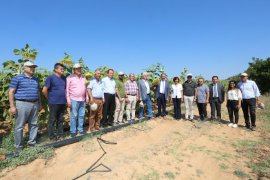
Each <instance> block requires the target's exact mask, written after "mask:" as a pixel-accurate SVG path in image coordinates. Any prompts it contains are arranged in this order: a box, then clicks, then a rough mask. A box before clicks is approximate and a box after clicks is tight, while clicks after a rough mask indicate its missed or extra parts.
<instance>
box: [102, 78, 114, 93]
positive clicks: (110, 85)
mask: <svg viewBox="0 0 270 180" xmlns="http://www.w3.org/2000/svg"><path fill="white" fill-rule="evenodd" d="M102 82H103V85H104V93H109V94H115V87H116V82H115V80H114V79H113V78H109V77H105V78H103V79H102Z"/></svg>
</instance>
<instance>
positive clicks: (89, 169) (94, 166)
mask: <svg viewBox="0 0 270 180" xmlns="http://www.w3.org/2000/svg"><path fill="white" fill-rule="evenodd" d="M97 142H98V144H99V146H100V148H101V149H102V151H103V154H102V155H101V156H100V157H99V158H98V159H97V160H96V161H95V162H94V163H93V164H92V165H91V166H90V167H89V168H88V169H87V170H86V171H85V172H84V173H82V174H81V175H79V176H77V177H75V178H73V179H72V180H76V179H79V178H81V177H83V176H85V175H86V174H88V173H90V172H111V171H112V170H111V169H110V168H109V167H108V166H106V165H104V164H103V163H100V164H99V165H96V164H97V163H98V162H99V161H100V160H101V159H102V158H103V157H104V156H105V155H106V154H107V152H106V151H105V150H104V148H103V147H102V145H101V142H103V143H104V144H113V145H115V144H117V143H116V142H110V141H106V140H104V139H102V138H101V135H100V137H99V138H97ZM100 166H103V167H105V169H107V170H96V169H97V168H98V167H100Z"/></svg>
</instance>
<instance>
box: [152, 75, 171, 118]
mask: <svg viewBox="0 0 270 180" xmlns="http://www.w3.org/2000/svg"><path fill="white" fill-rule="evenodd" d="M160 76H161V81H160V82H159V83H158V85H157V87H156V93H155V98H156V100H157V103H158V113H157V117H158V116H162V117H164V116H166V101H169V93H170V85H169V81H167V80H166V74H165V73H162V74H161V75H160ZM161 108H162V112H161Z"/></svg>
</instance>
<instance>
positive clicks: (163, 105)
mask: <svg viewBox="0 0 270 180" xmlns="http://www.w3.org/2000/svg"><path fill="white" fill-rule="evenodd" d="M157 103H158V114H157V116H160V115H161V116H166V98H165V94H161V93H159V97H158V98H157ZM161 108H162V112H161Z"/></svg>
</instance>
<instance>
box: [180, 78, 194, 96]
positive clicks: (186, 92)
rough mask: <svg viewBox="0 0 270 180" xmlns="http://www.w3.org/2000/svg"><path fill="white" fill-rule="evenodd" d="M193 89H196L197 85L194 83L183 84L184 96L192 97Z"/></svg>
mask: <svg viewBox="0 0 270 180" xmlns="http://www.w3.org/2000/svg"><path fill="white" fill-rule="evenodd" d="M195 88H197V84H196V83H195V82H193V81H191V82H190V83H189V82H188V81H186V82H184V84H183V92H184V96H194V95H195Z"/></svg>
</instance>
